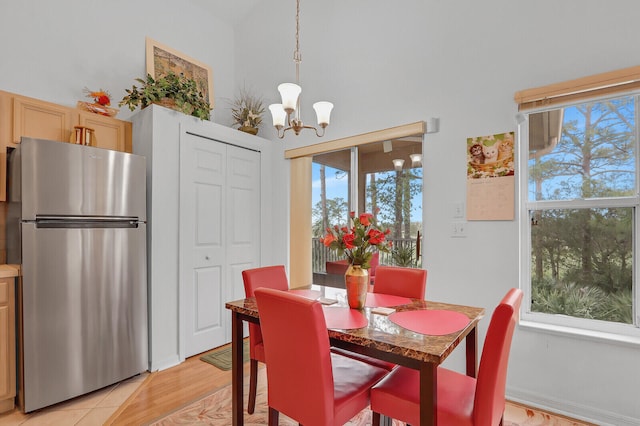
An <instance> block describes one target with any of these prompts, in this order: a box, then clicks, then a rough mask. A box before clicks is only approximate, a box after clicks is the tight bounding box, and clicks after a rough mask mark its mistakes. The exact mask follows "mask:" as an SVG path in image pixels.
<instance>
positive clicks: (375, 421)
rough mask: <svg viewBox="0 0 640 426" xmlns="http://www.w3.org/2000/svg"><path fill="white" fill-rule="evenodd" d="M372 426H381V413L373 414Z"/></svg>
mask: <svg viewBox="0 0 640 426" xmlns="http://www.w3.org/2000/svg"><path fill="white" fill-rule="evenodd" d="M371 426H380V413H376V412H375V411H374V412H373V415H372V416H371Z"/></svg>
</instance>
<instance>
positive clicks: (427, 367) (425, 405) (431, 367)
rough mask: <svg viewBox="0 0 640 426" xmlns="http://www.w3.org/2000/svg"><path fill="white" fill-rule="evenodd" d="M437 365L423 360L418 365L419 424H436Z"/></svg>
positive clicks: (434, 425) (426, 425) (425, 425)
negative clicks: (420, 364) (419, 365)
mask: <svg viewBox="0 0 640 426" xmlns="http://www.w3.org/2000/svg"><path fill="white" fill-rule="evenodd" d="M437 389H438V366H437V365H436V364H432V363H427V362H425V363H424V364H422V366H421V367H420V425H421V426H436V425H437V424H438V412H437V411H436V407H437V403H438V392H437Z"/></svg>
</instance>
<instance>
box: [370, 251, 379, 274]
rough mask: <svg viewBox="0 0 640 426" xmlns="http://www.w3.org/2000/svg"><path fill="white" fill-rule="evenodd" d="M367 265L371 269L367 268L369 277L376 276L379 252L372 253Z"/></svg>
mask: <svg viewBox="0 0 640 426" xmlns="http://www.w3.org/2000/svg"><path fill="white" fill-rule="evenodd" d="M369 265H371V268H369V276H370V277H374V276H375V275H376V269H378V266H380V252H379V251H377V252H375V253H373V255H372V256H371V262H369Z"/></svg>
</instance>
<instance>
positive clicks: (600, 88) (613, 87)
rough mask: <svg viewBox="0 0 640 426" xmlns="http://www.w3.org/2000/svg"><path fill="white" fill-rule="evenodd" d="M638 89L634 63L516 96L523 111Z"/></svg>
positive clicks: (637, 68) (638, 74)
mask: <svg viewBox="0 0 640 426" xmlns="http://www.w3.org/2000/svg"><path fill="white" fill-rule="evenodd" d="M639 89H640V66H635V67H630V68H624V69H621V70H616V71H610V72H605V73H602V74H596V75H592V76H588V77H582V78H577V79H574V80H569V81H564V82H562V83H555V84H550V85H548V86H542V87H536V88H532V89H525V90H521V91H519V92H516V94H515V96H514V99H515V101H516V103H517V104H518V110H519V111H524V110H529V109H533V108H540V107H545V106H550V105H558V104H564V103H570V102H577V101H580V100H585V99H588V98H594V97H599V96H607V95H610V94H615V93H620V92H628V91H632V90H639Z"/></svg>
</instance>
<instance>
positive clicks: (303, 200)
mask: <svg viewBox="0 0 640 426" xmlns="http://www.w3.org/2000/svg"><path fill="white" fill-rule="evenodd" d="M425 132H426V123H425V122H423V121H418V122H415V123H410V124H404V125H401V126H397V127H390V128H387V129H383V130H377V131H373V132H369V133H363V134H359V135H355V136H349V137H346V138H342V139H334V140H332V141H328V142H323V143H319V144H315V145H308V146H303V147H299V148H293V149H289V150H286V151H285V158H287V159H289V160H290V167H291V179H290V184H291V188H290V217H289V220H290V229H289V240H290V250H289V282H290V284H291V286H292V287H293V288H296V287H303V286H306V285H309V284H311V283H312V282H313V268H312V263H313V255H312V244H309V241H310V240H312V236H313V231H312V220H311V218H312V216H313V213H312V205H313V204H314V202H313V200H312V191H311V189H312V168H313V167H312V166H313V164H312V159H313V157H315V156H317V155H320V154H323V153H330V152H335V151H340V150H347V151H348V152H350V153H351V152H352V151H351V148H352V147H362V146H363V145H367V144H371V143H373V142H382V141H388V140H395V139H406V138H411V137H414V138H416V140H417V141H419V147H420V149H421V148H422V136H423V135H424V134H425ZM393 150H394V151H395V150H396V149H395V148H393ZM409 154H410V153H409ZM360 155H362V150H360ZM409 158H410V157H409ZM414 158H415V156H414ZM392 159H395V157H394V158H392ZM357 161H358V162H359V164H363V160H362V159H357ZM405 161H407V162H409V161H410V160H405ZM364 163H367V164H371V162H370V161H369V160H366V159H365V160H364ZM407 165H408V164H405V166H407ZM412 165H413V164H412ZM364 182H366V180H365V179H361V178H358V179H352V180H351V181H350V184H349V186H350V189H349V190H350V191H351V193H352V194H356V193H357V197H356V198H353V199H351V200H350V201H349V205H350V206H354V205H355V206H365V200H364V195H363V194H365V191H364V186H363V187H362V188H360V185H365V183H364ZM361 197H363V198H362V199H361ZM420 205H421V204H420ZM351 209H354V208H353V207H351ZM354 210H356V209H354Z"/></svg>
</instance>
